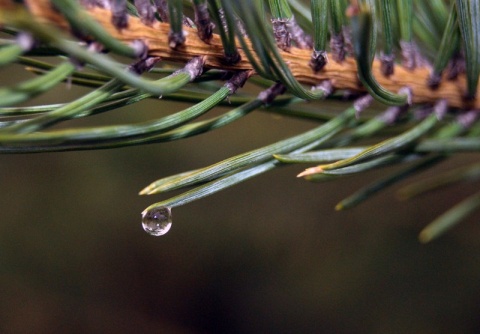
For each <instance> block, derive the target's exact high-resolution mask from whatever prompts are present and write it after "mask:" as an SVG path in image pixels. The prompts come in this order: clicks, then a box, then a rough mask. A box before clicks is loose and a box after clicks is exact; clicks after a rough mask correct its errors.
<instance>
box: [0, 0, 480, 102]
mask: <svg viewBox="0 0 480 334" xmlns="http://www.w3.org/2000/svg"><path fill="white" fill-rule="evenodd" d="M24 3H26V4H27V7H28V9H29V11H30V12H31V13H32V16H33V17H34V18H35V19H36V20H38V21H41V22H43V23H50V24H54V25H56V26H57V27H59V28H61V29H63V30H67V29H68V24H67V22H66V21H65V20H64V19H63V17H62V16H60V15H59V14H58V13H57V12H55V11H54V9H53V8H52V6H51V4H50V2H49V1H48V0H26V1H25V2H24ZM12 7H13V5H12V2H11V1H8V0H0V13H2V12H3V14H4V15H8V9H9V8H10V9H12ZM87 11H88V12H89V13H90V15H91V16H92V17H93V18H94V19H95V20H96V21H98V22H99V23H100V24H101V25H102V26H103V27H104V28H105V30H107V31H108V32H109V33H110V34H111V35H112V36H113V37H114V38H117V39H119V40H121V41H123V42H125V43H131V42H133V41H135V40H142V41H144V42H145V44H146V45H147V46H148V50H149V51H148V56H151V57H154V56H155V57H161V58H162V59H164V60H168V61H175V62H187V61H189V60H191V59H192V58H193V57H197V56H204V57H205V67H207V68H217V69H224V70H225V69H228V70H252V69H253V67H252V65H251V64H250V62H249V61H248V58H247V56H246V55H245V53H244V52H243V51H242V50H241V49H239V53H240V55H241V60H240V61H239V62H238V63H236V64H234V65H231V64H226V63H225V59H224V50H223V47H222V43H221V40H220V37H219V36H218V35H213V36H212V39H211V41H210V43H209V44H206V43H204V42H203V41H202V40H201V39H200V38H199V37H198V35H197V32H196V30H195V29H192V28H188V27H184V31H185V34H186V40H185V43H184V44H183V45H181V46H179V47H177V48H176V49H171V48H170V47H169V43H168V33H169V31H170V26H169V24H166V23H161V22H155V23H153V24H152V25H150V26H147V25H145V24H144V23H142V22H141V20H140V19H138V18H135V17H130V18H129V21H128V27H127V28H125V29H117V28H116V27H115V26H114V25H113V24H112V20H111V15H112V14H111V12H110V11H108V10H105V9H102V8H88V9H87ZM5 17H6V16H5ZM4 20H5V18H4ZM1 23H2V14H0V24H1ZM248 45H249V46H248V47H249V48H251V46H250V44H248ZM279 52H280V53H281V55H282V57H283V59H284V60H285V62H286V63H287V64H288V65H289V67H290V70H291V72H292V73H293V75H294V76H295V78H297V80H298V81H299V82H301V83H303V84H306V85H311V86H316V85H318V84H319V83H320V82H322V81H323V80H327V79H328V80H330V82H331V83H332V85H333V87H334V88H335V89H345V90H349V91H353V92H362V91H364V88H363V87H362V86H361V84H360V83H359V81H358V79H357V65H356V63H355V60H354V59H353V58H352V57H347V58H346V59H345V60H344V61H343V62H341V63H337V62H335V61H331V62H328V63H327V64H326V65H325V67H323V69H322V70H321V71H319V72H316V73H315V72H314V71H313V70H312V69H311V68H310V66H309V62H310V58H311V50H302V49H298V48H294V47H292V48H291V49H290V50H289V52H285V51H282V50H280V51H279ZM372 70H373V74H374V75H375V77H376V79H377V81H378V82H379V83H380V84H381V85H382V86H384V87H385V88H386V89H388V90H390V91H393V92H398V91H399V90H400V89H401V88H402V87H409V88H410V89H411V91H412V92H413V102H414V103H434V102H435V101H437V100H439V99H446V100H447V101H448V104H449V105H450V106H452V107H460V108H480V99H477V100H474V101H466V100H465V99H464V98H463V96H464V94H465V92H466V80H465V75H463V74H462V75H459V76H458V77H457V78H456V79H455V80H446V79H445V78H443V80H442V81H441V84H440V86H439V87H438V88H437V89H435V90H433V89H431V88H430V87H429V85H428V78H429V75H430V71H429V69H427V68H425V67H417V68H415V69H413V70H408V69H406V68H404V67H402V66H397V67H396V68H395V73H394V74H393V75H391V76H389V77H385V76H384V75H382V73H381V62H380V61H379V60H375V61H374V62H373V66H372ZM477 96H480V87H479V92H478V94H477Z"/></svg>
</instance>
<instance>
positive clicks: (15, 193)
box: [0, 67, 480, 333]
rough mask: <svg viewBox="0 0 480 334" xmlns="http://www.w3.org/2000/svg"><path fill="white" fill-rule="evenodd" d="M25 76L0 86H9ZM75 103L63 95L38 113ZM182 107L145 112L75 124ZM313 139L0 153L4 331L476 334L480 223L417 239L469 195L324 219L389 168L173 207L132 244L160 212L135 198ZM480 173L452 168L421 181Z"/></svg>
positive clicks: (265, 133)
mask: <svg viewBox="0 0 480 334" xmlns="http://www.w3.org/2000/svg"><path fill="white" fill-rule="evenodd" d="M20 75H22V76H25V73H24V72H23V70H20V68H19V67H16V68H12V67H11V68H9V69H8V70H6V69H3V70H2V71H1V72H0V76H2V82H4V83H5V78H9V79H12V80H17V81H18V80H20V79H21V78H22V77H21V76H20ZM26 77H28V75H26ZM83 91H84V90H83V89H81V88H72V89H70V90H68V89H67V88H66V86H63V85H61V86H59V87H58V88H57V89H55V90H54V91H52V92H50V93H49V94H47V95H45V96H44V97H42V99H41V100H37V102H38V101H41V103H53V102H59V101H69V100H71V99H73V96H75V94H78V93H79V92H83ZM182 106H184V105H181V104H174V105H171V104H165V103H164V102H163V101H149V102H148V103H141V104H138V105H135V106H133V107H132V108H130V109H125V110H119V111H115V112H111V113H107V114H106V115H99V116H95V117H93V118H92V119H91V120H88V121H85V122H84V121H83V120H82V121H81V122H80V123H78V124H83V125H85V124H92V123H95V124H106V123H109V122H112V120H115V122H116V123H126V122H135V121H138V120H139V119H148V118H153V117H158V116H159V115H165V114H167V113H170V112H172V111H174V110H179V109H180V108H182ZM323 106H324V108H327V109H328V108H329V107H330V106H329V105H328V104H324V105H323ZM216 112H217V111H215V110H214V111H213V113H216ZM82 122H83V123H82ZM88 122H92V123H88ZM313 126H314V124H313V123H311V122H306V121H298V120H293V119H289V118H282V117H279V116H274V115H272V114H268V113H264V112H256V113H253V114H251V115H249V116H248V117H247V118H245V119H244V120H241V121H239V122H237V123H236V124H234V125H231V126H228V127H226V128H224V129H221V130H217V131H215V132H212V133H209V134H206V135H202V136H199V137H194V138H191V139H188V140H183V141H180V142H173V143H168V144H157V145H147V146H142V147H130V148H122V149H115V150H102V151H91V152H90V151H85V152H65V153H51V154H50V153H48V154H30V155H2V157H1V162H0V177H1V184H2V191H1V195H0V196H1V197H0V203H1V204H0V205H1V207H0V211H1V224H0V332H1V333H480V317H479V315H480V284H479V279H480V262H479V260H480V228H479V224H478V219H479V217H480V215H479V214H476V215H474V216H472V217H470V218H469V219H468V220H466V221H465V222H464V223H463V224H461V225H459V226H458V227H456V228H455V229H453V230H452V231H451V232H449V233H448V234H446V235H445V236H443V237H442V238H440V239H438V240H437V241H435V242H433V243H431V244H428V245H421V244H420V243H419V242H418V241H417V235H418V232H419V231H420V230H421V229H422V227H424V226H425V225H426V224H427V223H428V222H430V221H431V220H432V219H434V218H435V217H436V216H437V215H439V214H440V213H441V212H443V211H444V210H445V209H446V208H448V207H449V206H451V205H453V204H454V203H456V202H457V201H459V200H460V199H461V198H463V197H465V196H467V195H468V194H470V193H472V192H473V191H474V190H475V189H476V188H477V187H478V185H476V184H462V185H458V186H455V187H451V188H448V189H444V190H442V191H439V192H437V193H435V194H433V195H430V196H425V197H421V198H419V199H417V200H415V201H412V202H400V201H397V200H396V199H395V194H394V192H395V190H397V189H398V186H397V187H394V188H393V189H392V190H390V191H387V192H383V193H381V194H380V195H378V196H376V197H375V198H373V199H372V200H370V201H368V202H366V203H365V204H363V205H361V206H360V207H358V208H356V209H354V210H352V211H347V212H335V211H334V210H333V207H334V205H335V204H336V203H337V202H338V201H339V200H341V199H342V198H344V197H346V196H347V195H349V194H351V193H352V192H353V191H355V190H356V189H358V188H359V187H361V186H362V185H365V184H367V183H369V182H370V181H372V180H373V179H374V178H377V177H379V176H381V175H384V174H386V173H389V172H392V171H393V170H395V168H389V169H385V170H380V171H374V172H370V173H367V174H363V175H360V176H355V177H349V178H345V179H341V180H338V181H335V182H328V183H319V184H312V183H307V182H305V181H303V180H299V179H296V178H295V175H296V174H297V173H298V172H299V171H301V170H302V169H303V168H304V167H306V166H293V167H284V168H281V169H277V170H275V171H273V172H270V173H268V174H265V175H263V176H260V177H257V178H255V179H252V180H249V181H247V182H245V183H242V184H240V185H238V186H236V187H233V188H230V189H228V190H226V191H223V192H221V193H219V194H216V195H214V196H211V197H207V198H205V199H202V200H199V201H197V202H194V203H191V204H188V205H186V206H183V207H178V208H175V209H174V210H173V215H174V217H173V226H172V229H171V230H170V232H169V233H168V234H166V235H165V236H163V237H152V236H150V235H148V234H147V233H145V232H144V231H143V229H142V227H141V223H140V212H141V211H142V210H143V209H144V208H145V207H147V206H148V205H150V204H152V203H154V202H157V201H159V200H161V199H162V198H165V197H162V196H151V197H141V196H138V195H137V193H138V191H139V190H140V189H142V188H143V187H144V186H146V185H148V184H149V183H150V182H152V181H154V180H156V179H158V178H161V177H164V176H168V175H171V174H174V173H178V172H180V171H186V170H190V169H194V168H198V167H202V166H206V165H209V164H211V163H214V162H217V161H219V160H222V159H224V158H227V157H230V156H232V155H235V154H238V153H241V152H244V151H246V150H249V149H253V148H257V147H259V146H261V145H265V144H269V143H272V142H274V141H276V140H279V139H282V138H285V137H287V136H290V135H293V134H297V133H300V132H301V131H304V130H306V129H310V128H312V127H313ZM475 160H478V155H473V154H472V155H463V156H460V157H457V158H455V159H451V160H449V161H447V162H444V163H443V164H441V165H440V166H438V167H436V168H434V169H432V170H430V171H428V172H425V173H423V174H422V176H428V175H433V174H435V173H437V172H438V171H440V170H443V169H446V168H451V167H454V166H459V165H461V164H465V163H467V162H472V161H475ZM417 177H419V176H417ZM414 179H415V178H414ZM404 184H405V183H402V185H404ZM168 195H169V194H167V196H168Z"/></svg>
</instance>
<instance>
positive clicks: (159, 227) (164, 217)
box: [142, 207, 172, 237]
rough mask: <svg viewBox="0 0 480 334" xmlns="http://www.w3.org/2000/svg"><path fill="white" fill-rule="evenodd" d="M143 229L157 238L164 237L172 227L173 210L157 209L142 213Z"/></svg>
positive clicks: (166, 208)
mask: <svg viewBox="0 0 480 334" xmlns="http://www.w3.org/2000/svg"><path fill="white" fill-rule="evenodd" d="M142 227H143V229H144V230H145V232H147V233H148V234H150V235H153V236H155V237H158V236H161V235H164V234H165V233H167V232H168V231H169V230H170V228H171V227H172V209H170V208H168V207H156V208H152V209H149V210H147V211H144V212H143V213H142Z"/></svg>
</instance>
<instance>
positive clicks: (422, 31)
mask: <svg viewBox="0 0 480 334" xmlns="http://www.w3.org/2000/svg"><path fill="white" fill-rule="evenodd" d="M52 4H53V5H54V6H55V8H56V10H58V12H59V13H60V15H61V16H63V17H64V18H65V19H66V20H67V21H68V23H69V24H70V25H71V27H73V30H74V35H75V36H76V38H77V40H74V37H73V35H67V34H66V33H65V32H62V31H60V30H58V29H56V28H53V27H51V26H49V25H46V24H42V23H40V21H37V20H35V19H34V18H33V17H32V16H31V14H29V13H28V11H26V10H21V9H20V10H16V11H12V13H11V14H8V15H9V17H8V18H7V17H6V16H3V19H2V20H3V21H5V24H4V25H3V26H1V25H0V27H2V28H1V29H2V31H3V36H4V38H3V39H1V40H0V66H8V65H9V64H13V63H19V64H25V65H28V66H29V68H30V70H31V71H33V72H34V73H37V74H38V75H39V76H38V77H37V78H34V79H31V80H28V81H26V82H21V83H17V84H16V85H14V86H10V87H7V86H4V87H1V88H0V115H2V116H4V118H3V120H2V124H1V128H0V143H1V146H0V151H1V152H3V153H34V152H52V151H68V150H86V149H100V148H115V147H122V146H130V145H140V144H146V143H157V142H163V141H171V140H177V139H182V138H186V137H190V136H193V135H198V134H200V133H205V132H208V131H212V130H214V129H216V128H219V127H222V126H225V125H227V124H230V123H232V122H234V121H235V120H237V119H239V118H241V117H243V116H246V115H247V114H249V113H250V112H253V111H255V110H258V109H262V108H263V109H266V108H268V109H269V111H271V112H278V113H282V114H288V115H290V116H292V117H297V118H306V119H311V120H317V121H321V122H322V124H321V125H319V126H317V127H315V128H314V129H313V130H310V131H307V132H305V133H302V134H299V135H297V136H294V137H291V138H286V139H284V140H281V141H279V142H277V143H274V144H271V145H267V146H265V147H262V148H259V149H256V150H253V151H250V152H247V153H244V154H240V155H238V156H235V157H232V158H229V159H226V160H224V161H221V162H219V163H217V164H214V165H212V166H207V167H204V168H201V169H198V170H194V171H187V172H182V173H180V174H178V175H174V176H170V177H167V178H164V179H161V180H158V181H155V182H153V183H152V184H151V185H149V186H148V187H146V188H145V189H143V190H142V191H141V194H148V195H150V194H157V193H163V192H167V191H170V190H174V189H183V188H185V187H192V186H193V187H194V188H193V189H190V190H187V191H186V192H184V193H182V194H180V195H177V196H175V197H173V198H170V199H166V200H164V201H161V202H159V203H156V204H153V205H152V206H150V207H149V208H147V209H146V212H148V210H156V209H157V208H158V207H162V206H168V207H175V206H179V205H183V204H186V203H188V202H191V201H193V200H196V199H198V198H201V197H205V196H208V195H211V194H213V193H215V192H218V191H220V190H222V189H225V188H227V187H230V186H232V185H234V184H237V183H239V182H242V181H244V180H246V179H248V178H251V177H253V176H256V175H259V174H261V173H264V172H266V171H268V170H271V169H273V168H277V167H280V166H282V165H285V164H287V163H313V162H325V161H328V162H332V163H330V164H328V165H322V166H318V167H314V168H309V169H307V170H306V171H305V172H303V173H301V174H300V175H301V176H305V179H306V180H311V181H322V180H325V179H331V178H336V177H341V176H342V175H346V174H353V173H359V172H362V171H365V170H370V169H373V168H380V167H382V166H388V165H393V164H402V165H403V164H404V165H406V167H405V168H404V169H402V170H401V171H399V172H396V173H394V174H392V175H391V176H388V177H386V178H384V179H382V180H379V181H378V182H375V183H374V184H372V185H369V186H367V187H365V188H364V189H361V190H359V191H358V192H355V193H354V194H353V195H352V196H350V197H348V198H347V199H345V200H343V201H341V202H340V203H339V204H338V206H337V209H346V208H349V207H353V206H355V205H357V204H359V203H360V202H362V201H364V200H366V199H367V198H369V197H370V196H372V195H373V194H376V193H378V192H379V191H381V190H383V189H385V188H387V187H388V186H391V185H393V184H395V183H397V182H399V181H400V180H404V179H405V178H407V177H409V176H411V175H414V174H416V173H418V172H420V171H422V170H425V169H427V168H429V167H431V166H433V165H435V164H437V163H439V162H440V161H443V160H445V159H447V158H448V157H450V156H452V155H454V154H455V153H456V152H460V151H463V152H464V151H472V152H477V151H478V150H479V148H480V145H479V142H480V140H479V139H478V138H479V133H478V129H479V128H480V126H479V125H478V124H477V123H476V120H477V118H478V110H477V109H475V108H473V107H470V106H473V105H475V101H476V98H477V97H476V92H477V86H478V78H479V74H480V51H479V50H480V37H479V36H480V23H479V22H480V17H479V15H480V2H479V1H476V0H473V1H463V0H456V1H453V0H452V1H440V0H438V1H421V0H413V1H402V0H379V1H373V0H363V1H358V3H357V2H351V3H348V2H347V1H327V0H315V1H313V0H312V1H311V7H308V6H305V4H303V3H302V2H299V1H292V0H290V1H287V0H282V1H280V0H269V1H265V2H263V1H254V0H245V1H228V0H208V1H200V0H196V1H193V2H192V3H191V4H190V3H188V4H187V3H186V2H183V1H177V0H169V1H168V2H163V1H153V2H150V1H135V2H134V1H111V2H109V4H110V10H111V11H112V24H114V25H115V26H116V27H117V28H118V29H128V20H129V18H131V17H133V16H138V17H139V18H140V19H141V20H142V22H144V23H145V24H147V25H152V24H154V22H156V21H164V22H168V24H170V34H169V37H168V41H169V43H168V46H167V47H170V48H171V49H173V50H182V45H183V43H185V38H186V36H185V34H184V32H183V29H184V28H183V27H184V26H185V25H190V26H192V27H194V28H197V31H198V35H199V37H200V39H201V40H202V41H204V42H205V43H210V41H211V40H212V31H213V27H214V25H215V26H216V29H217V30H216V32H217V33H219V35H220V38H221V42H222V45H223V49H224V56H225V57H224V59H223V61H224V64H225V69H220V70H218V69H217V70H212V69H209V68H207V67H205V57H202V56H201V57H196V58H193V59H191V60H190V61H189V62H188V63H187V64H186V65H183V67H182V65H179V66H180V67H178V68H175V69H174V70H172V69H171V64H163V63H162V62H159V61H160V59H159V58H158V57H153V56H151V55H150V54H149V46H148V42H147V41H133V42H131V43H130V44H126V43H124V42H122V41H119V40H117V39H115V38H113V37H112V36H111V35H110V34H109V33H108V31H107V30H105V29H104V28H103V27H102V26H101V25H100V24H98V23H97V22H96V21H95V20H94V19H92V18H91V17H90V16H89V14H88V11H87V10H85V9H84V8H82V6H81V5H80V3H79V2H77V1H74V0H68V1H56V0H55V1H52ZM83 4H84V5H86V6H87V8H92V7H95V6H97V5H98V4H97V2H96V1H83ZM0 9H1V8H0ZM192 11H193V12H194V14H195V19H194V20H190V19H189V18H188V15H190V13H191V12H192ZM0 18H2V16H0ZM310 36H313V38H312V37H310ZM377 37H378V43H377ZM82 41H86V42H87V43H82ZM327 41H329V42H330V43H329V45H328V43H327ZM250 43H251V47H250ZM417 43H421V48H420V47H418V46H417ZM377 44H378V45H377ZM207 45H208V44H207ZM438 45H439V46H440V47H439V49H438V51H437V47H438ZM239 47H241V49H242V52H244V54H245V56H246V58H247V59H244V60H248V61H249V64H250V65H251V69H252V70H254V71H255V74H256V75H257V76H254V75H253V74H254V73H253V71H249V70H245V69H241V68H238V69H237V68H236V67H235V65H236V64H237V63H238V62H239V61H240V60H241V59H240V58H241V57H240V53H239V49H238V48H239ZM292 48H301V49H306V50H310V51H311V53H312V57H311V61H310V66H311V68H312V72H313V73H322V70H323V69H324V67H325V66H326V65H327V66H328V62H338V63H342V62H344V61H346V60H347V59H352V58H353V59H355V61H356V64H357V74H358V79H359V81H360V83H361V84H362V85H363V87H364V88H365V91H366V92H367V93H363V92H364V91H363V90H361V89H359V91H358V92H355V94H351V92H348V91H342V90H341V89H338V87H336V86H335V83H334V82H331V81H330V80H328V79H326V80H324V81H322V82H318V85H316V86H315V87H313V88H311V87H306V86H304V85H303V84H301V83H300V82H299V79H298V78H297V77H296V76H295V75H294V72H293V71H292V69H291V68H290V66H289V63H288V62H287V61H286V60H285V59H284V56H283V55H284V53H282V52H290V50H291V49H292ZM420 49H421V50H422V52H420V51H419V50H420ZM281 50H283V51H281ZM98 51H108V53H106V54H105V53H100V52H98ZM327 52H328V53H327ZM377 53H378V55H377ZM114 55H116V56H121V57H113V56H114ZM43 56H55V57H57V58H58V59H59V60H60V61H59V62H51V63H46V62H43V61H40V60H39V58H40V57H43ZM205 56H207V55H205ZM329 57H330V59H329ZM66 58H67V59H66ZM378 59H379V60H380V62H381V68H382V74H381V75H383V76H385V77H390V76H394V75H395V70H396V69H398V68H400V67H401V68H402V69H406V70H408V71H413V70H415V69H416V68H431V69H432V72H431V74H430V77H429V78H428V79H429V82H428V86H429V87H430V88H431V89H432V91H431V92H432V94H433V93H434V89H435V88H437V87H439V86H440V85H441V84H442V82H444V80H449V79H454V78H456V77H458V76H459V75H460V76H465V77H466V81H467V90H466V91H464V92H460V93H461V94H463V95H464V97H465V98H466V102H465V104H464V107H462V108H458V107H455V108H453V107H452V106H449V105H448V104H447V102H446V100H437V101H435V99H434V101H431V102H428V103H414V104H412V97H413V99H414V98H415V94H416V93H417V92H415V91H412V90H411V88H410V87H402V89H401V91H400V92H391V91H389V90H388V89H386V88H385V87H382V85H381V84H380V83H379V82H378V81H377V78H376V76H375V75H374V73H373V67H372V66H373V65H372V64H374V62H375V61H378ZM180 60H181V59H179V63H181V62H180ZM49 61H50V60H49ZM78 65H82V66H78ZM82 67H85V68H87V69H88V70H89V71H88V72H85V71H82ZM148 71H150V72H151V73H152V75H154V76H157V78H156V79H154V80H152V79H147V78H145V77H143V76H141V75H142V73H144V72H148ZM411 73H412V75H414V74H413V73H414V72H411ZM62 81H71V82H72V83H73V84H78V85H82V86H86V87H90V88H91V91H90V92H89V93H88V94H86V95H85V96H83V97H80V98H78V99H76V100H74V101H71V102H69V103H66V104H60V105H37V106H16V105H18V104H21V103H24V102H28V101H29V100H30V99H32V98H34V97H35V96H37V95H39V94H41V93H43V92H45V91H48V90H49V89H51V88H52V87H53V86H55V85H57V84H59V83H60V82H62ZM246 81H247V82H249V83H250V84H252V85H253V86H255V87H256V89H257V91H258V92H257V93H258V95H256V94H252V93H250V92H251V90H249V92H243V94H241V95H238V94H237V95H233V94H234V93H235V92H236V91H237V90H238V89H240V88H241V87H242V86H243V85H244V83H245V82H246ZM268 87H269V88H268ZM281 94H285V96H280V95H281ZM158 96H160V97H162V98H163V99H164V100H180V101H186V102H191V103H192V105H191V106H190V107H188V108H186V109H185V110H182V111H180V112H177V113H174V114H171V115H168V116H165V117H162V118H159V119H155V120H151V121H147V122H140V123H137V124H124V125H109V126H98V127H89V128H79V127H77V126H76V125H75V123H74V122H70V121H72V120H74V119H78V118H82V117H87V116H90V115H94V114H97V113H100V112H102V113H103V112H107V111H109V110H113V109H116V108H120V107H122V106H126V105H130V104H134V103H137V102H139V101H141V100H143V99H147V98H157V97H158ZM230 96H231V97H230ZM345 96H347V97H345ZM348 96H350V97H348ZM372 97H373V99H375V100H376V101H377V102H378V103H377V105H376V109H375V110H376V113H377V114H378V115H376V116H373V117H372V116H369V117H363V116H362V118H359V117H355V116H359V115H360V114H361V112H362V111H363V110H365V109H367V108H368V107H369V104H370V102H372ZM227 98H229V99H230V103H231V105H232V107H234V108H233V109H231V110H230V111H227V112H225V113H224V114H222V115H220V116H217V117H212V118H210V119H206V120H202V121H197V122H194V119H195V118H197V117H199V116H201V115H204V114H205V113H207V112H208V111H209V110H211V109H212V108H215V107H216V106H219V105H225V104H226V102H225V101H226V99H227ZM340 98H341V99H342V100H343V102H342V103H344V104H345V108H344V109H345V111H344V112H343V113H340V114H338V115H335V114H334V113H329V114H328V115H323V114H320V113H319V112H318V111H317V110H316V109H315V108H313V107H311V106H308V105H306V104H305V103H303V101H304V100H319V99H327V100H329V99H332V100H337V101H338V100H339V99H340ZM469 101H470V104H468V103H469ZM471 101H474V103H473V104H472V103H471ZM158 103H162V102H161V101H159V102H158ZM319 103H320V104H322V103H323V104H324V105H325V106H327V107H328V102H319ZM316 105H317V104H315V105H314V106H316ZM384 106H385V107H384ZM386 106H391V107H386ZM382 108H385V111H384V112H378V110H379V109H382ZM18 116H22V118H18ZM66 121H68V122H67V123H66V125H67V127H66V128H62V129H60V130H58V129H53V130H52V129H50V128H51V127H52V126H53V125H55V124H58V123H63V122H66ZM68 125H71V126H68ZM392 128H394V129H397V128H398V129H399V130H398V131H401V132H400V133H397V134H396V135H391V134H390V133H391V129H392ZM373 135H375V136H382V137H383V139H382V140H380V141H379V142H378V143H377V144H373V145H371V146H363V144H359V143H358V142H359V141H360V140H361V139H364V138H370V137H372V136H373ZM351 144H353V146H350V145H351ZM359 145H362V146H359ZM314 149H315V151H314ZM411 161H415V164H412V163H411ZM475 171H478V166H475ZM448 179H449V180H452V178H451V177H449V178H448ZM453 179H454V178H453ZM460 179H461V178H460ZM454 181H456V180H455V179H454ZM439 182H441V181H439ZM452 182H453V181H452ZM478 196H479V195H478V194H476V195H473V196H472V197H471V198H468V199H467V200H465V201H464V202H462V203H460V204H458V205H457V206H455V207H453V208H452V209H451V210H450V211H448V212H447V213H446V214H445V215H443V216H441V217H440V218H439V219H438V220H437V221H435V222H434V223H432V224H433V225H431V226H430V227H428V228H427V229H426V230H425V231H424V232H422V234H421V240H422V241H430V240H431V239H433V238H434V237H436V236H438V235H440V234H441V232H443V231H445V230H446V229H447V228H449V227H451V226H453V225H454V224H455V223H457V222H458V221H459V220H460V219H463V218H464V217H465V216H466V215H467V214H469V213H470V212H472V211H473V210H474V209H475V208H477V207H478V206H479V203H480V200H479V197H478Z"/></svg>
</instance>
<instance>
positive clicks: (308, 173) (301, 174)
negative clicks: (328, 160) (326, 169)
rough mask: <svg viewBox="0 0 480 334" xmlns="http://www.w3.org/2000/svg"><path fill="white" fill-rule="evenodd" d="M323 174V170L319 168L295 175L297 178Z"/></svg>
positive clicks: (308, 169)
mask: <svg viewBox="0 0 480 334" xmlns="http://www.w3.org/2000/svg"><path fill="white" fill-rule="evenodd" d="M321 172H323V169H322V168H321V167H320V166H317V167H312V168H307V169H305V170H304V171H303V172H301V173H300V174H298V175H297V177H304V176H308V175H312V174H318V173H321Z"/></svg>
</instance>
